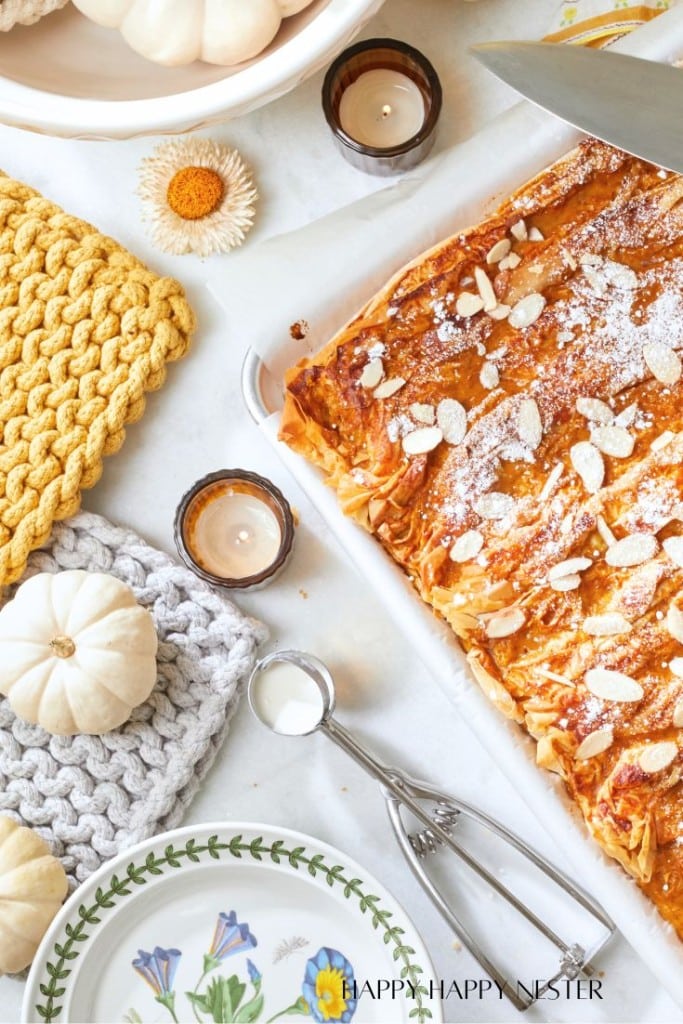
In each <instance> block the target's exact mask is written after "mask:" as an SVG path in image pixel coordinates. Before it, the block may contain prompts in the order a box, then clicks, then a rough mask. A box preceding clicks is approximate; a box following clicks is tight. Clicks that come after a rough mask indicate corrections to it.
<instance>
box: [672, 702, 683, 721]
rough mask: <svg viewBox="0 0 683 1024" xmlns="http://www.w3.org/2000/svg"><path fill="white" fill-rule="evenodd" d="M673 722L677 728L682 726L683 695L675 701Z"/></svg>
mask: <svg viewBox="0 0 683 1024" xmlns="http://www.w3.org/2000/svg"><path fill="white" fill-rule="evenodd" d="M673 724H674V725H675V726H676V728H677V729H681V728H683V697H681V698H680V700H678V701H677V702H676V706H675V708H674V713H673Z"/></svg>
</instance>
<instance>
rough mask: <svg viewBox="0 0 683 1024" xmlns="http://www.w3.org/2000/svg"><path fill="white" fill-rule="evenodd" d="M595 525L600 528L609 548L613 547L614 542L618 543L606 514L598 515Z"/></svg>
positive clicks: (599, 531)
mask: <svg viewBox="0 0 683 1024" xmlns="http://www.w3.org/2000/svg"><path fill="white" fill-rule="evenodd" d="M595 525H596V526H597V528H598V533H599V534H600V536H601V537H602V539H603V541H604V542H605V544H606V545H607V547H608V548H609V547H611V546H612V544H616V542H617V538H616V537H615V536H614V534H613V533H612V531H611V530H610V528H609V526H608V524H607V521H606V519H605V517H604V516H596V519H595Z"/></svg>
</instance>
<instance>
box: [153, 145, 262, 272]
mask: <svg viewBox="0 0 683 1024" xmlns="http://www.w3.org/2000/svg"><path fill="white" fill-rule="evenodd" d="M138 192H139V195H140V197H141V199H142V200H143V202H144V203H145V204H146V206H147V212H146V216H145V219H146V220H148V221H149V222H150V224H151V234H152V240H153V241H154V244H155V245H157V246H158V247H159V248H160V249H162V250H163V251H164V252H168V253H172V254H173V255H174V256H181V255H183V254H184V253H188V252H193V253H195V254H196V255H197V256H211V255H212V254H213V253H216V252H228V251H229V250H230V249H234V248H235V246H238V245H241V244H242V242H243V241H244V239H245V237H246V235H247V232H248V231H249V229H250V228H251V226H252V224H253V223H254V203H255V201H256V198H257V192H256V189H255V187H254V183H253V180H252V177H251V173H250V171H249V169H248V168H247V166H246V164H245V163H244V161H243V160H242V157H241V156H240V154H239V153H238V152H237V151H236V150H234V149H229V148H228V147H227V146H223V145H221V144H220V143H218V142H213V141H211V140H210V139H184V140H180V141H176V142H165V143H162V145H160V146H157V148H156V149H155V150H154V152H153V153H152V155H151V156H148V157H146V158H145V159H144V160H143V161H142V164H141V166H140V187H139V189H138Z"/></svg>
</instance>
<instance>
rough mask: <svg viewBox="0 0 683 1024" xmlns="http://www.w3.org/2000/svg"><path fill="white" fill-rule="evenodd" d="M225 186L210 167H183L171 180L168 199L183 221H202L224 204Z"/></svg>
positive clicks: (167, 194) (218, 175)
mask: <svg viewBox="0 0 683 1024" xmlns="http://www.w3.org/2000/svg"><path fill="white" fill-rule="evenodd" d="M224 195H225V184H224V182H223V179H222V178H221V176H220V174H219V173H218V172H217V171H213V170H212V169H211V168H210V167H182V168H181V169H180V170H179V171H176V173H175V174H174V175H173V177H172V178H171V180H170V182H169V185H168V191H167V193H166V198H167V200H168V205H169V206H170V207H171V209H172V210H173V212H174V213H177V214H178V216H179V217H182V218H183V220H202V218H203V217H208V216H209V214H210V213H214V212H215V211H216V210H217V209H218V207H219V206H220V205H221V203H222V202H223V196H224Z"/></svg>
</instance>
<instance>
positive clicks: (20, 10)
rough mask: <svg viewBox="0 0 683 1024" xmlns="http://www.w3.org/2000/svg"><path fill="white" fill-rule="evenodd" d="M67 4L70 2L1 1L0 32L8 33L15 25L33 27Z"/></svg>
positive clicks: (46, 0)
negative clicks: (41, 19)
mask: <svg viewBox="0 0 683 1024" xmlns="http://www.w3.org/2000/svg"><path fill="white" fill-rule="evenodd" d="M67 3H68V0H0V32H8V31H9V30H10V29H11V28H14V26H15V25H33V23H34V22H36V21H39V19H40V18H42V17H43V16H44V15H46V14H51V13H52V11H56V10H58V9H59V8H60V7H65V6H66V4H67Z"/></svg>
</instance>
